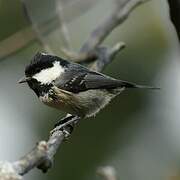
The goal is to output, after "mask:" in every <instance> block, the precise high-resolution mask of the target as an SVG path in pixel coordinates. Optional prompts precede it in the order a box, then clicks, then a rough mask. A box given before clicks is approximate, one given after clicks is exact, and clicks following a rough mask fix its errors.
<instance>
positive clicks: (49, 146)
mask: <svg viewBox="0 0 180 180" xmlns="http://www.w3.org/2000/svg"><path fill="white" fill-rule="evenodd" d="M146 1H148V0H122V1H120V0H119V1H117V6H116V9H115V11H114V12H113V13H112V14H111V15H110V16H109V17H108V18H107V19H106V20H105V21H104V22H103V23H102V24H100V25H98V26H97V27H96V28H95V30H94V31H93V32H92V33H91V34H90V36H89V38H88V39H87V41H86V42H85V43H84V45H83V46H82V48H81V50H80V52H79V53H75V55H77V56H76V57H78V58H79V59H78V60H80V61H81V62H88V63H87V64H86V65H88V67H89V68H90V69H91V70H96V71H102V70H103V68H104V67H105V66H107V65H108V64H109V63H110V62H111V61H112V60H113V58H114V56H115V55H116V54H117V53H118V52H119V51H120V50H121V49H123V48H124V46H125V45H124V43H117V44H116V45H115V46H114V47H112V48H107V47H101V46H100V44H101V43H102V41H103V40H104V39H105V38H106V37H107V36H108V35H109V33H110V32H111V31H112V30H113V29H114V28H115V27H117V26H118V25H120V24H121V23H122V22H124V21H125V20H126V19H127V17H128V15H129V14H130V12H131V11H132V10H133V9H134V8H135V7H137V6H138V5H140V4H142V3H144V2H146ZM82 57H83V59H82ZM72 59H73V57H72ZM89 59H91V60H92V59H93V61H91V62H89V61H88V60H89ZM64 120H67V122H66V124H65V126H63V127H62V125H60V126H59V127H56V128H55V130H53V131H51V134H50V136H49V140H48V141H47V142H46V141H41V142H39V143H38V144H37V145H36V146H35V147H34V148H33V149H32V150H31V151H30V152H29V153H28V154H26V155H25V156H24V157H22V158H21V159H20V160H18V161H16V162H13V163H9V162H6V163H4V162H2V163H0V177H1V175H3V177H2V178H0V179H1V180H7V179H8V178H9V177H10V178H9V179H11V180H15V179H16V180H17V179H22V177H23V175H24V174H26V173H28V172H29V171H30V170H31V169H33V168H35V167H37V168H39V169H41V170H42V171H43V172H46V171H47V170H48V169H49V168H50V167H51V166H52V162H53V157H54V155H55V154H56V152H57V150H58V148H59V147H60V146H61V145H62V142H63V140H64V139H65V138H66V136H67V135H70V134H71V131H72V129H71V128H70V125H71V127H72V126H73V127H75V124H77V122H78V121H79V119H77V117H74V116H70V115H68V116H66V117H65V118H64V119H63V121H64ZM74 122H76V123H74ZM63 125H64V124H63ZM7 167H8V168H7ZM6 175H7V176H8V178H6ZM113 180H114V179H113Z"/></svg>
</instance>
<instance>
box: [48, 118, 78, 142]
mask: <svg viewBox="0 0 180 180" xmlns="http://www.w3.org/2000/svg"><path fill="white" fill-rule="evenodd" d="M79 119H80V117H78V116H72V115H69V116H67V117H65V118H63V119H61V120H60V121H59V122H58V123H56V124H55V126H54V129H53V130H52V131H51V132H50V134H53V133H55V132H57V131H62V132H63V134H64V138H65V140H68V138H69V136H70V135H71V133H72V131H73V129H74V126H75V125H76V123H77V122H78V121H79Z"/></svg>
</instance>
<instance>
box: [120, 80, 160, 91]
mask: <svg viewBox="0 0 180 180" xmlns="http://www.w3.org/2000/svg"><path fill="white" fill-rule="evenodd" d="M121 83H122V86H123V87H125V88H140V89H156V90H157V89H160V88H159V87H153V86H146V85H138V84H135V83H130V82H127V81H121Z"/></svg>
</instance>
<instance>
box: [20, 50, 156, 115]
mask: <svg viewBox="0 0 180 180" xmlns="http://www.w3.org/2000/svg"><path fill="white" fill-rule="evenodd" d="M25 82H26V83H27V84H28V85H29V87H30V88H31V89H32V90H33V91H34V92H35V93H36V95H37V96H38V98H39V99H40V101H42V102H43V103H44V104H46V105H48V106H51V107H54V108H57V109H60V110H63V111H65V112H67V113H70V114H72V115H75V116H78V117H81V118H86V117H91V116H95V115H96V114H97V113H98V112H99V111H100V110H101V109H103V108H104V107H105V106H106V105H107V104H108V103H109V102H110V101H111V100H112V99H113V98H114V97H115V96H117V95H118V94H120V93H121V92H122V91H124V90H125V89H126V88H149V89H154V88H153V87H148V86H141V85H136V84H134V83H130V82H127V81H122V80H118V79H114V78H111V77H109V76H106V75H104V74H102V73H99V72H95V71H91V70H89V69H88V68H86V67H84V66H82V65H80V64H77V63H72V62H70V61H67V60H64V59H62V58H60V57H57V56H53V55H49V54H45V53H37V54H36V55H35V56H34V58H33V59H32V61H31V62H30V64H29V65H27V67H26V69H25V77H24V78H23V79H21V80H20V81H19V83H25Z"/></svg>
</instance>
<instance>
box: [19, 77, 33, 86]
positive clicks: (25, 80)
mask: <svg viewBox="0 0 180 180" xmlns="http://www.w3.org/2000/svg"><path fill="white" fill-rule="evenodd" d="M30 79H31V78H30V77H25V76H23V77H22V78H21V79H20V80H19V81H18V83H20V84H21V83H27V81H29V80H30Z"/></svg>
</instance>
